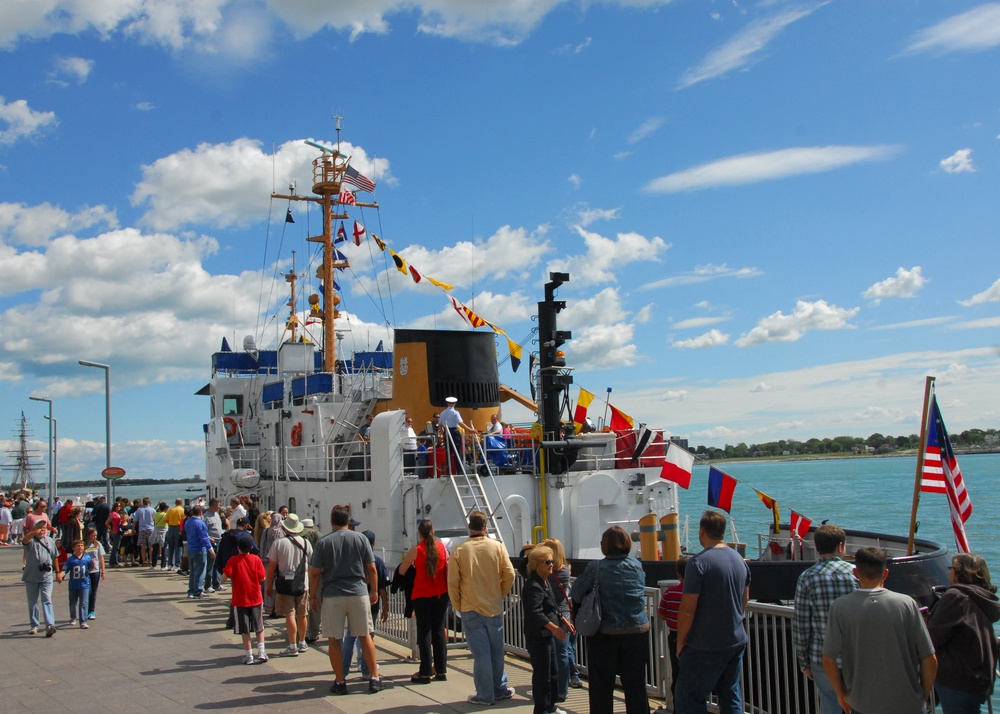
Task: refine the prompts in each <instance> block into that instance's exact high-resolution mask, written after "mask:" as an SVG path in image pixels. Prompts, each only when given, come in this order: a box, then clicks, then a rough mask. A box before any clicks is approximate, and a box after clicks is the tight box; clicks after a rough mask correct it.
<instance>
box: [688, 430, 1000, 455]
mask: <svg viewBox="0 0 1000 714" xmlns="http://www.w3.org/2000/svg"><path fill="white" fill-rule="evenodd" d="M949 436H950V437H951V443H952V446H954V447H955V448H956V449H996V448H1000V433H998V431H997V430H996V429H968V430H966V431H963V432H960V433H956V434H950V435H949ZM919 447H920V435H919V434H910V435H909V436H887V435H884V434H880V433H878V432H875V433H874V434H871V435H870V436H868V437H863V436H835V437H833V438H827V439H817V438H813V439H808V440H806V441H796V440H795V439H780V440H778V441H768V442H764V443H761V444H746V443H745V442H740V443H739V444H735V445H733V444H726V445H725V446H724V447H721V448H719V447H715V446H704V445H698V446H697V447H695V448H694V453H695V454H697V455H698V456H699V457H702V458H705V459H743V458H763V457H772V456H804V455H821V454H840V455H847V454H858V455H868V454H879V455H885V454H892V453H897V452H905V451H916V450H917V449H918V448H919Z"/></svg>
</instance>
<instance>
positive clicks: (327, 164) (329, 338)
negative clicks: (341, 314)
mask: <svg viewBox="0 0 1000 714" xmlns="http://www.w3.org/2000/svg"><path fill="white" fill-rule="evenodd" d="M306 143H307V144H308V145H309V146H312V147H314V148H316V149H319V150H320V151H322V152H323V153H322V154H321V155H320V156H319V157H318V158H316V159H314V160H313V187H312V192H313V193H314V194H316V197H313V196H297V195H294V194H292V195H283V194H277V193H272V194H271V198H280V199H285V200H289V201H310V202H312V203H317V204H319V206H320V207H321V208H322V210H323V235H319V236H309V237H308V238H306V240H307V241H309V242H311V243H322V245H323V264H322V265H321V266H320V267H319V268H318V269H317V271H316V277H317V278H319V279H320V280H321V281H323V308H322V311H321V312H320V313H319V314H313V315H312V317H313V318H314V319H320V320H322V321H323V371H324V372H331V373H332V372H335V371H336V364H337V341H336V334H335V322H336V318H337V316H338V313H337V304H338V303H339V302H340V298H339V297H338V296H337V293H336V290H335V289H334V287H333V271H334V270H335V269H337V268H347V267H349V263H348V262H347V261H346V260H336V256H337V253H336V251H335V249H334V247H333V235H334V223H335V222H336V221H338V220H344V219H347V218H349V217H350V216H348V214H347V213H344V212H343V211H342V210H341V208H340V207H341V202H340V196H341V193H340V189H341V185H342V183H343V178H344V172H345V171H346V170H347V165H348V163H349V161H350V157H348V156H345V155H344V154H342V153H340V151H338V150H337V149H331V148H329V147H326V146H323V145H321V144H317V143H316V142H313V141H307V142H306ZM354 205H356V206H362V207H366V208H378V204H377V203H362V202H361V201H355V202H354Z"/></svg>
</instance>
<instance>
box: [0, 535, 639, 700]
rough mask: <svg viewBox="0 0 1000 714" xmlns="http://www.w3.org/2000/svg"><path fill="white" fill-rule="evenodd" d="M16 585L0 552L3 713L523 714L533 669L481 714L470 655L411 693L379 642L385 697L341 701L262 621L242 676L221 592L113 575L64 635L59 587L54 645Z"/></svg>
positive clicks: (359, 691)
mask: <svg viewBox="0 0 1000 714" xmlns="http://www.w3.org/2000/svg"><path fill="white" fill-rule="evenodd" d="M20 577H21V548H19V547H7V548H0V623H2V625H0V640H2V644H0V648H2V650H0V651H2V652H3V656H2V659H3V676H2V677H0V701H2V702H3V710H4V711H9V712H15V711H30V712H32V714H45V713H46V712H53V713H59V714H62V713H63V712H65V711H67V710H74V709H90V708H91V706H92V703H99V705H100V706H99V709H95V711H102V712H109V713H112V714H114V713H117V712H122V713H123V714H125V713H127V714H135V713H136V712H137V711H150V710H157V709H161V708H162V710H163V711H188V710H191V711H199V710H202V711H224V710H230V709H232V710H235V709H239V710H241V711H247V710H252V711H257V710H264V709H267V710H268V711H296V712H300V713H302V714H310V713H312V712H324V713H326V714H329V713H334V714H336V713H338V712H345V713H347V714H367V712H372V711H378V712H389V713H390V714H436V713H439V712H462V713H465V712H475V711H478V712H485V711H488V712H495V713H496V714H502V713H503V712H527V711H530V707H531V699H530V694H531V693H530V682H531V669H530V666H529V664H528V662H526V661H524V660H521V659H518V658H515V657H508V658H507V674H508V677H509V678H510V684H511V686H513V687H515V689H516V691H517V694H516V695H515V697H514V698H513V699H512V700H509V701H505V702H499V703H498V704H497V705H496V706H494V707H478V706H473V705H471V704H469V703H468V702H467V701H466V698H467V697H468V696H469V694H472V693H473V691H474V688H473V684H472V657H471V656H470V655H469V653H468V651H467V650H452V651H450V652H449V658H448V681H447V682H433V683H432V684H429V685H411V684H410V681H409V679H410V675H411V674H413V672H415V671H416V664H415V663H414V662H413V661H412V660H410V659H409V650H408V649H405V648H402V647H399V646H397V645H394V644H392V643H388V642H386V641H385V640H377V641H376V642H377V645H378V660H379V665H380V667H381V670H382V675H383V677H384V680H385V682H386V683H387V688H386V690H385V691H383V692H380V693H378V694H373V695H369V694H368V684H367V681H366V680H362V679H361V677H360V675H359V674H357V673H353V674H352V675H351V676H349V677H348V689H349V694H348V696H346V697H333V696H330V695H329V693H328V692H329V687H330V684H331V683H332V682H333V673H332V671H331V669H330V663H329V659H328V656H327V648H326V644H325V641H323V642H322V643H317V644H316V645H313V646H312V647H310V650H309V652H307V653H305V654H303V655H299V656H298V657H294V658H293V657H287V658H284V657H278V656H276V654H277V653H278V652H279V651H280V650H281V649H283V648H284V646H285V644H286V643H285V639H284V620H283V619H271V620H266V623H267V627H266V630H267V647H268V655H270V656H271V659H270V661H269V662H267V663H265V664H259V665H254V666H252V667H251V666H246V665H244V664H242V663H241V661H240V660H241V656H242V654H243V652H242V649H243V648H242V642H241V641H240V638H239V637H237V636H235V635H233V634H232V632H231V631H228V630H226V629H225V621H226V615H227V609H228V605H229V598H228V591H227V592H225V593H220V594H217V595H215V596H212V597H210V598H206V599H203V600H188V599H187V598H186V596H185V593H186V591H187V578H185V577H180V576H177V575H175V574H171V573H166V572H160V571H151V570H147V569H143V568H122V569H117V570H114V571H112V570H110V569H109V571H108V576H107V579H106V580H105V581H104V582H103V583H102V584H101V587H100V590H99V591H98V599H97V619H96V620H94V621H91V623H90V625H91V628H90V629H89V630H81V629H79V628H77V627H70V625H69V622H68V610H69V597H68V595H67V593H66V586H65V584H63V585H55V586H54V595H53V604H54V606H55V614H56V621H57V624H58V626H59V631H58V632H57V633H56V634H55V635H54V636H53V637H52V638H51V639H47V638H45V637H44V635H41V634H39V635H35V636H33V637H32V636H30V635H28V634H27V631H28V612H27V600H26V597H25V593H24V585H23V584H22V583H21V581H20ZM321 644H322V646H320V645H321ZM71 700H72V703H71ZM617 704H618V706H616V711H624V704H623V703H622V702H621V701H619V702H617ZM561 706H562V707H563V708H565V709H566V710H567V711H568V712H579V713H583V712H587V711H588V705H587V694H586V690H585V689H578V690H574V689H571V690H570V698H569V701H567V702H566V703H565V704H563V705H561ZM177 707H180V709H177Z"/></svg>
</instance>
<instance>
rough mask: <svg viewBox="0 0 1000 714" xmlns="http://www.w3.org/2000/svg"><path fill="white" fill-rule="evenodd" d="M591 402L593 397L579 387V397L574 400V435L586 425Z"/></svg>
mask: <svg viewBox="0 0 1000 714" xmlns="http://www.w3.org/2000/svg"><path fill="white" fill-rule="evenodd" d="M532 386H534V384H532ZM592 401H594V395H593V394H591V393H590V392H588V391H587V390H586V389H584V388H583V387H580V396H579V397H577V398H576V409H574V410H573V433H574V434H579V433H580V432H581V431H583V425H584V424H586V423H587V408H588V407H590V403H591V402H592Z"/></svg>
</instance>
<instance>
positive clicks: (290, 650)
mask: <svg viewBox="0 0 1000 714" xmlns="http://www.w3.org/2000/svg"><path fill="white" fill-rule="evenodd" d="M278 654H279V655H281V656H282V657H298V656H299V648H298V647H296V646H295V645H288V647H286V648H285V649H283V650H281V652H279V653H278Z"/></svg>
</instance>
